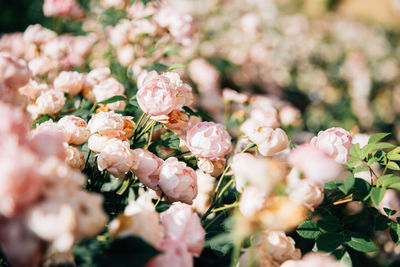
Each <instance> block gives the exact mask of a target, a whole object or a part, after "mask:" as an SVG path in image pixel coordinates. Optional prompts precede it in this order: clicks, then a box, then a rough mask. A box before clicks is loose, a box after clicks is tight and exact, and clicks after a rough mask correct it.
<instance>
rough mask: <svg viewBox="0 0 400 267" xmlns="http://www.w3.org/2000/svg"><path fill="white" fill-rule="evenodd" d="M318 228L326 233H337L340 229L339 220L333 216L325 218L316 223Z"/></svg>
mask: <svg viewBox="0 0 400 267" xmlns="http://www.w3.org/2000/svg"><path fill="white" fill-rule="evenodd" d="M317 224H318V226H319V227H320V228H321V229H322V230H324V231H327V232H337V231H339V230H340V229H341V228H342V225H341V224H340V220H339V219H338V218H337V217H335V216H326V217H325V218H323V219H322V220H319V221H318V222H317Z"/></svg>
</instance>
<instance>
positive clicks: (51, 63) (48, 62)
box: [28, 56, 60, 76]
mask: <svg viewBox="0 0 400 267" xmlns="http://www.w3.org/2000/svg"><path fill="white" fill-rule="evenodd" d="M28 66H29V70H30V71H31V72H32V74H33V75H34V76H41V75H42V76H44V75H47V74H49V72H52V71H56V70H58V68H59V67H60V62H59V61H57V60H55V59H52V58H49V57H44V56H40V57H35V58H34V59H32V60H30V61H29V63H28Z"/></svg>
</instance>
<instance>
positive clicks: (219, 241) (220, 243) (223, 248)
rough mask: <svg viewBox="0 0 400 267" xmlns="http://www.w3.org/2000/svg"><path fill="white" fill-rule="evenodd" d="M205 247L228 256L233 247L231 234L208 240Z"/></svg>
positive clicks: (223, 234)
mask: <svg viewBox="0 0 400 267" xmlns="http://www.w3.org/2000/svg"><path fill="white" fill-rule="evenodd" d="M204 247H210V248H211V249H212V250H215V251H218V252H220V253H221V254H222V255H226V254H227V253H228V252H229V251H230V250H231V249H232V247H233V238H232V235H231V234H229V233H222V234H219V235H217V236H214V237H213V238H211V239H209V240H206V241H205V243H204Z"/></svg>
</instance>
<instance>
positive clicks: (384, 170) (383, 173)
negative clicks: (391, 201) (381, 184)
mask: <svg viewBox="0 0 400 267" xmlns="http://www.w3.org/2000/svg"><path fill="white" fill-rule="evenodd" d="M389 163H390V159H388V162H387V164H386V166H385V169H383V172H382V176H384V175H385V173H386V171H387V168H388V166H389Z"/></svg>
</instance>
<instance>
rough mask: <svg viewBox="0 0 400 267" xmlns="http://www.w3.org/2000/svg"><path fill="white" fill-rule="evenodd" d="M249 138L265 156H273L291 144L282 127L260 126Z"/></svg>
mask: <svg viewBox="0 0 400 267" xmlns="http://www.w3.org/2000/svg"><path fill="white" fill-rule="evenodd" d="M249 139H250V141H252V142H253V143H255V144H256V145H257V148H258V152H260V154H261V155H263V156H272V155H274V154H276V153H278V152H280V151H282V150H284V149H286V148H287V147H288V146H289V139H288V137H287V135H286V133H285V132H284V131H283V130H282V129H281V128H276V129H275V130H274V129H272V128H268V127H259V128H257V129H255V131H253V132H252V133H251V134H250V135H249Z"/></svg>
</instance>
